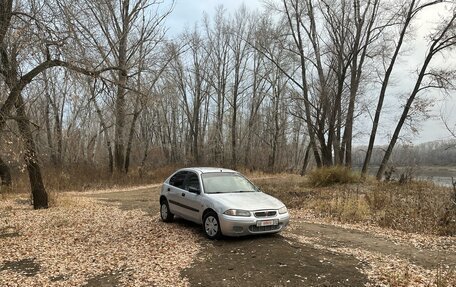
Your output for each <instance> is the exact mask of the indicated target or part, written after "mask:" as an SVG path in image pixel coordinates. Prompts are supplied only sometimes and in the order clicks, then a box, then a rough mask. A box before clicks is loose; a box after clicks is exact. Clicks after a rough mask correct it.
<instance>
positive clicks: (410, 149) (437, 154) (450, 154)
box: [353, 140, 456, 166]
mask: <svg viewBox="0 0 456 287" xmlns="http://www.w3.org/2000/svg"><path fill="white" fill-rule="evenodd" d="M366 149H367V147H366V146H358V147H356V148H355V150H354V154H353V165H354V166H362V164H363V160H364V157H365V154H366ZM385 150H386V146H377V147H376V148H375V149H374V151H373V153H372V160H371V165H372V166H378V165H380V163H381V160H382V158H383V155H384V153H385ZM414 165H420V166H425V165H456V140H441V141H432V142H426V143H422V144H418V145H399V146H397V147H396V148H395V149H394V151H393V155H392V158H391V161H390V166H414Z"/></svg>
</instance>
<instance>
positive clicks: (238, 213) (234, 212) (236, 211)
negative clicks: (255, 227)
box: [223, 209, 250, 217]
mask: <svg viewBox="0 0 456 287" xmlns="http://www.w3.org/2000/svg"><path fill="white" fill-rule="evenodd" d="M223 214H225V215H231V216H246V217H249V216H250V211H247V210H241V209H228V210H227V211H225V212H224V213H223Z"/></svg>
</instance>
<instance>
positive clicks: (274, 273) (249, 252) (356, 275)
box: [90, 187, 456, 287]
mask: <svg viewBox="0 0 456 287" xmlns="http://www.w3.org/2000/svg"><path fill="white" fill-rule="evenodd" d="M90 196H91V197H95V198H97V199H100V200H101V201H103V202H104V203H106V204H115V205H118V206H119V207H120V208H121V209H142V210H144V211H146V212H148V213H149V214H151V215H152V216H156V215H158V208H159V205H158V188H157V187H154V188H149V189H142V190H135V191H123V192H115V193H106V194H95V195H90ZM171 224H173V225H175V228H185V229H190V230H192V231H193V232H195V234H200V236H201V242H202V245H203V248H202V251H201V252H200V254H199V256H197V258H196V259H195V261H194V264H193V265H192V266H191V267H190V268H188V269H186V270H184V271H183V272H182V273H181V276H183V277H187V278H188V280H189V282H190V284H191V286H262V287H264V286H365V285H366V284H370V286H377V285H378V282H379V281H377V280H380V281H382V282H383V283H384V282H387V283H390V284H391V285H394V283H395V282H399V283H400V282H401V281H400V280H408V281H407V282H409V281H410V280H412V281H413V280H415V279H410V278H407V276H409V277H410V276H411V275H410V274H415V275H416V274H418V275H420V276H422V277H423V276H424V278H421V280H424V281H426V280H428V281H427V282H429V283H433V282H434V281H435V280H434V278H433V276H435V274H434V273H432V270H442V268H446V269H445V270H454V268H456V252H454V248H451V247H452V246H446V247H445V246H443V247H441V248H423V247H416V246H415V245H416V244H412V243H408V242H404V241H396V240H393V239H391V238H388V237H387V236H384V235H383V234H375V233H372V232H364V231H359V230H354V229H348V228H343V227H336V226H333V225H326V224H316V223H309V222H306V221H304V220H300V219H296V218H293V217H292V220H291V225H290V228H288V229H287V230H286V231H285V232H283V233H281V234H278V235H269V236H255V237H245V238H224V239H222V240H218V241H209V240H207V239H206V238H205V237H204V236H203V232H202V230H201V227H200V226H198V225H195V224H192V223H189V222H186V221H184V220H180V219H177V220H175V222H174V223H171ZM453 243H454V241H450V243H448V244H449V245H451V244H453ZM181 244H185V242H182V243H181ZM453 247H454V246H453ZM445 248H447V249H448V250H446V251H442V250H445ZM401 268H402V269H401ZM404 268H405V269H404ZM404 270H405V271H404ZM389 272H390V273H391V274H393V275H392V276H391V277H387V278H385V274H386V276H389V275H391V274H388V273H389ZM441 273H442V272H441ZM449 274H450V275H448V276H452V275H454V273H449ZM391 280H397V281H391Z"/></svg>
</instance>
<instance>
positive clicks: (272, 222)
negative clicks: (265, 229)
mask: <svg viewBox="0 0 456 287" xmlns="http://www.w3.org/2000/svg"><path fill="white" fill-rule="evenodd" d="M277 224H279V220H277V219H274V220H261V221H257V226H270V225H277Z"/></svg>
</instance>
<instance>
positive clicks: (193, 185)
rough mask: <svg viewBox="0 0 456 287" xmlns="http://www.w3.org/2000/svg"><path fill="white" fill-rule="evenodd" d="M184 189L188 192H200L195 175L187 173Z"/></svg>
mask: <svg viewBox="0 0 456 287" xmlns="http://www.w3.org/2000/svg"><path fill="white" fill-rule="evenodd" d="M184 189H185V190H187V191H189V192H199V191H201V187H200V182H199V179H198V175H197V174H196V173H193V172H189V174H188V175H187V179H186V180H185V184H184Z"/></svg>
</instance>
